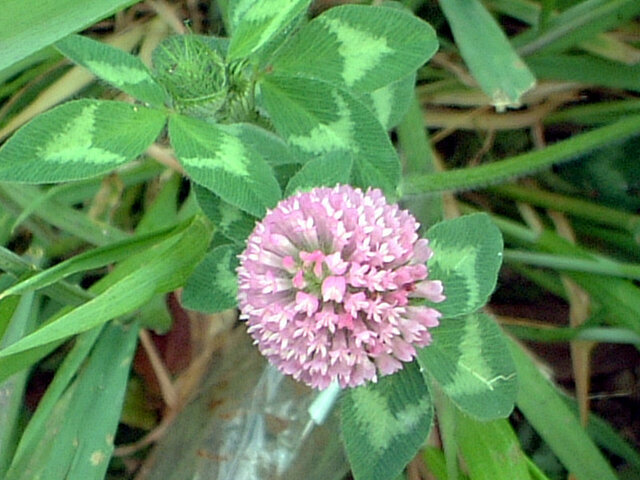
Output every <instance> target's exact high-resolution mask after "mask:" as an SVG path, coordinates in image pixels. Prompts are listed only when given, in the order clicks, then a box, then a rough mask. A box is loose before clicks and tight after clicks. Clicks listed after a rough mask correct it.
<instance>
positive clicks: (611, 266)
mask: <svg viewBox="0 0 640 480" xmlns="http://www.w3.org/2000/svg"><path fill="white" fill-rule="evenodd" d="M593 258H594V260H589V259H585V258H576V257H570V256H564V255H554V254H549V253H537V252H526V251H521V250H511V249H505V251H504V259H505V260H507V261H512V262H520V263H526V264H528V265H535V266H537V267H549V268H554V269H557V270H570V271H574V272H588V273H596V274H600V275H611V276H613V277H622V278H630V279H634V280H640V265H638V264H633V263H622V262H616V261H614V260H611V259H608V258H605V257H602V256H599V255H595V254H594V255H593Z"/></svg>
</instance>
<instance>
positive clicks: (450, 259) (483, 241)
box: [426, 213, 503, 317]
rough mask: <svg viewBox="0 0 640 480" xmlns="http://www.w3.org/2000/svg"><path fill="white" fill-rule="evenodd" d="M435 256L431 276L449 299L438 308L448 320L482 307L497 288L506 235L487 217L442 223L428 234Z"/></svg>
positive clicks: (468, 216)
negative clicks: (441, 286) (504, 236)
mask: <svg viewBox="0 0 640 480" xmlns="http://www.w3.org/2000/svg"><path fill="white" fill-rule="evenodd" d="M426 236H427V238H429V241H430V245H431V248H432V250H433V252H434V253H433V257H432V258H431V260H429V264H428V265H429V276H430V277H432V278H434V279H437V280H441V281H442V283H443V285H444V294H445V295H446V297H447V298H446V300H445V301H444V302H442V303H439V304H438V305H437V307H436V308H437V309H438V310H439V311H440V312H442V315H443V316H444V317H454V316H458V315H463V314H467V313H471V312H473V311H475V310H477V309H478V308H480V307H482V306H483V305H484V304H485V303H486V302H487V300H488V299H489V296H490V295H491V293H492V292H493V289H494V288H495V286H496V281H497V278H498V271H499V270H500V265H501V264H502V249H503V241H502V234H501V233H500V230H499V229H498V227H496V226H495V225H494V223H493V222H492V221H491V219H490V217H489V216H488V215H486V214H482V213H479V214H473V215H466V216H464V217H460V218H456V219H453V220H446V221H444V222H440V223H438V224H436V225H434V226H433V227H431V228H430V229H429V230H428V231H427V235H426Z"/></svg>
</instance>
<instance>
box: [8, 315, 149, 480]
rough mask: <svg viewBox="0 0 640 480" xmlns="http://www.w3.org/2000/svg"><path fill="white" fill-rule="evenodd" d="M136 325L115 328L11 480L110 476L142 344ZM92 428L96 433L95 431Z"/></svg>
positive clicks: (59, 403)
mask: <svg viewBox="0 0 640 480" xmlns="http://www.w3.org/2000/svg"><path fill="white" fill-rule="evenodd" d="M137 334H138V328H137V327H136V326H134V325H126V326H124V325H119V324H112V325H110V326H109V327H107V328H106V329H105V330H104V331H103V333H102V335H101V336H100V338H99V339H98V341H97V343H96V345H95V347H94V349H93V350H92V352H91V354H90V355H89V358H88V360H87V362H86V364H85V365H84V368H82V369H81V370H80V371H79V373H78V376H77V378H76V379H75V381H74V382H73V383H72V384H71V385H70V386H69V387H68V388H67V389H66V391H65V393H64V394H63V395H62V396H61V397H60V398H59V400H58V401H57V403H56V404H55V406H54V407H53V409H52V411H51V413H50V415H49V416H48V418H47V419H45V424H44V428H43V430H42V436H40V437H39V438H38V439H37V440H36V443H35V444H32V445H30V446H31V447H32V449H31V452H30V454H27V455H21V456H20V457H17V460H18V461H17V462H16V461H14V463H13V464H12V465H11V467H10V470H9V472H8V473H7V476H6V477H5V478H6V480H31V479H36V478H42V479H44V478H46V479H47V480H64V479H68V478H82V479H84V480H100V479H102V478H104V476H105V475H106V471H107V467H108V466H109V460H110V458H111V455H112V453H113V449H114V445H113V440H114V437H115V433H116V429H117V427H118V420H119V418H120V412H121V409H122V402H123V399H124V393H125V390H126V385H127V379H128V378H129V369H130V365H131V360H132V359H133V354H134V350H135V346H136V343H137V342H136V341H137ZM89 427H90V428H89Z"/></svg>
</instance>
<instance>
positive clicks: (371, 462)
mask: <svg viewBox="0 0 640 480" xmlns="http://www.w3.org/2000/svg"><path fill="white" fill-rule="evenodd" d="M341 410H342V415H341V420H342V436H343V438H344V444H345V448H346V450H347V455H348V456H349V461H350V462H351V468H352V469H353V474H354V477H355V478H356V480H360V479H363V480H364V479H369V478H391V479H393V478H396V476H397V475H398V474H400V472H401V471H402V469H403V467H404V466H405V465H406V463H407V462H408V461H409V460H411V458H412V457H413V456H414V455H415V453H416V451H417V450H418V448H419V447H420V445H421V444H422V442H423V441H424V439H425V438H426V437H427V434H428V433H429V429H430V428H431V421H432V419H433V406H432V404H431V400H430V397H429V390H428V389H427V385H426V384H425V382H424V380H423V379H422V375H421V374H420V371H419V369H418V366H417V365H416V364H415V363H411V364H409V365H407V366H406V367H405V368H403V369H402V370H400V371H399V372H398V373H396V374H394V375H390V376H386V377H382V378H381V379H380V380H378V382H377V383H373V384H369V385H365V386H362V387H358V388H353V389H351V390H349V391H348V392H346V393H345V394H344V398H343V399H342V409H341Z"/></svg>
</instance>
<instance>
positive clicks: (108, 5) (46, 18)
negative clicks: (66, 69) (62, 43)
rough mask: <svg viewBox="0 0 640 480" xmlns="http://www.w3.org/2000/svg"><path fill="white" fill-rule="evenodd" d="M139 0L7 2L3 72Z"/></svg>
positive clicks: (1, 28) (1, 33)
mask: <svg viewBox="0 0 640 480" xmlns="http://www.w3.org/2000/svg"><path fill="white" fill-rule="evenodd" d="M133 3H136V0H93V1H91V2H87V3H84V4H82V8H78V2H77V1H76V0H56V1H55V2H42V1H40V0H4V1H3V2H2V15H0V45H2V48H0V70H4V69H6V68H7V67H9V66H10V65H12V64H13V63H15V62H17V61H19V60H22V59H23V58H25V57H27V56H28V55H31V54H33V53H36V52H37V51H38V50H41V49H43V48H45V47H47V46H48V45H51V44H52V43H53V42H55V41H56V40H59V39H61V38H62V37H64V36H66V35H69V34H70V33H73V32H77V31H78V30H82V29H83V28H85V27H88V26H90V25H92V24H94V23H96V22H97V21H98V20H101V19H103V18H106V17H109V16H111V15H113V14H114V13H116V12H117V11H118V10H121V9H123V8H125V7H127V6H129V5H131V4H133Z"/></svg>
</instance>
